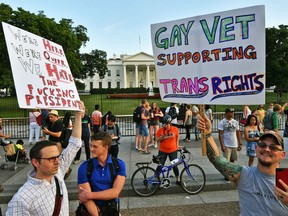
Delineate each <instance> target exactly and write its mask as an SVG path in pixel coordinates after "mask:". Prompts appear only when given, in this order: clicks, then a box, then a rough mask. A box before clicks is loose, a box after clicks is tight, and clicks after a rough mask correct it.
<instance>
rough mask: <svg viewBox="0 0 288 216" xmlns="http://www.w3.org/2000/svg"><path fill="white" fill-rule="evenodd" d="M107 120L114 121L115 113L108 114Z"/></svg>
mask: <svg viewBox="0 0 288 216" xmlns="http://www.w3.org/2000/svg"><path fill="white" fill-rule="evenodd" d="M108 121H111V122H116V116H115V115H110V116H109V117H108Z"/></svg>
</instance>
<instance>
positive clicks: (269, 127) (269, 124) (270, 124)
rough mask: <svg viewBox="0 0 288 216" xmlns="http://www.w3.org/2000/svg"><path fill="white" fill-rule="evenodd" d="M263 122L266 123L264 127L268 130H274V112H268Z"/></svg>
mask: <svg viewBox="0 0 288 216" xmlns="http://www.w3.org/2000/svg"><path fill="white" fill-rule="evenodd" d="M263 123H264V128H265V129H267V130H272V129H273V118H272V113H268V114H267V115H265V117H264V118H263Z"/></svg>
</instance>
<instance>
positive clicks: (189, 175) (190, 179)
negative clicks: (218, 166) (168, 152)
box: [131, 148, 206, 197]
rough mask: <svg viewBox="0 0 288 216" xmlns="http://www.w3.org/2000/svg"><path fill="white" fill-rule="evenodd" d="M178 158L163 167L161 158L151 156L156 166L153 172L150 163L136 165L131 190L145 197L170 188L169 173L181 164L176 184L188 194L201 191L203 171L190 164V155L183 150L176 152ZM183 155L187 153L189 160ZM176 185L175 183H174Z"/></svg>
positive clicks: (203, 180) (203, 184) (203, 177)
mask: <svg viewBox="0 0 288 216" xmlns="http://www.w3.org/2000/svg"><path fill="white" fill-rule="evenodd" d="M178 151H179V152H180V157H179V158H177V159H178V160H173V161H171V164H169V165H167V166H165V165H162V164H161V163H160V161H161V157H162V156H159V155H157V156H153V159H152V161H153V162H154V163H155V164H157V165H158V167H157V169H156V170H155V168H154V167H151V166H150V165H151V164H152V161H151V162H143V163H136V166H137V167H138V169H137V170H135V172H134V173H133V175H132V178H131V185H132V188H133V190H134V191H135V192H136V193H137V194H138V195H140V196H143V197H147V196H151V195H153V194H154V193H155V192H156V191H157V189H158V187H160V188H164V189H167V188H170V187H171V176H169V175H170V171H171V170H172V169H173V168H174V167H175V166H179V165H180V164H183V166H184V167H183V169H182V171H181V172H180V173H179V178H180V182H179V180H178V179H177V181H178V184H179V185H180V186H181V187H182V188H183V190H184V191H186V192H187V193H189V194H192V195H194V194H197V193H199V192H201V191H202V189H203V187H204V186H205V182H206V177H205V173H204V171H203V169H202V168H201V167H200V166H198V165H196V164H190V163H189V162H190V158H191V154H190V152H189V151H188V150H186V149H185V148H183V149H181V150H178ZM184 153H189V159H188V160H187V159H185V158H186V156H185V155H184ZM176 183H177V182H176Z"/></svg>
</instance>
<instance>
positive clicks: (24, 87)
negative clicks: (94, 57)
mask: <svg viewBox="0 0 288 216" xmlns="http://www.w3.org/2000/svg"><path fill="white" fill-rule="evenodd" d="M2 26H3V30H4V35H5V39H6V45H7V49H8V53H9V58H10V64H11V69H12V73H13V79H14V84H15V88H16V93H17V99H18V104H19V107H20V108H39V109H42V108H46V109H59V110H79V101H80V99H79V95H78V92H77V89H76V86H75V82H74V78H73V76H72V74H71V71H70V68H69V65H68V62H67V59H66V56H65V53H64V51H63V48H62V46H60V45H58V44H56V43H54V42H52V41H49V40H47V39H45V38H42V37H39V36H37V35H35V34H32V33H30V32H27V31H25V30H23V29H20V28H17V27H15V26H12V25H9V24H7V23H4V22H2Z"/></svg>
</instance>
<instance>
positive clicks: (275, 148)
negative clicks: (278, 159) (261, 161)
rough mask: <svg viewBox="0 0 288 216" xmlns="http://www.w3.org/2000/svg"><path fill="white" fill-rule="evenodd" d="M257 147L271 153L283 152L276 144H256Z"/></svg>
mask: <svg viewBox="0 0 288 216" xmlns="http://www.w3.org/2000/svg"><path fill="white" fill-rule="evenodd" d="M257 146H259V147H260V148H267V147H268V148H269V149H270V150H271V151H283V149H280V148H278V146H279V145H277V144H270V145H268V144H267V143H265V142H258V143H257Z"/></svg>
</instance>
